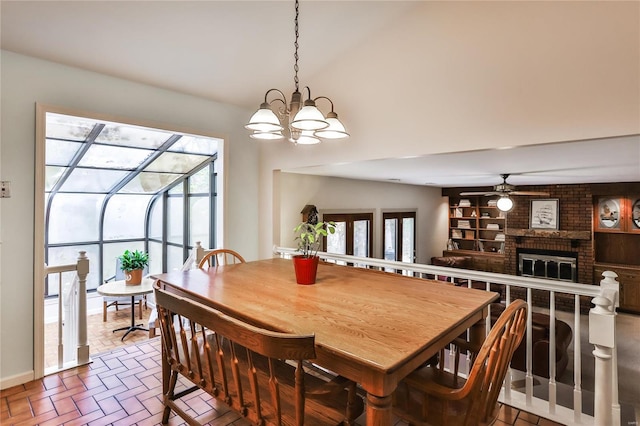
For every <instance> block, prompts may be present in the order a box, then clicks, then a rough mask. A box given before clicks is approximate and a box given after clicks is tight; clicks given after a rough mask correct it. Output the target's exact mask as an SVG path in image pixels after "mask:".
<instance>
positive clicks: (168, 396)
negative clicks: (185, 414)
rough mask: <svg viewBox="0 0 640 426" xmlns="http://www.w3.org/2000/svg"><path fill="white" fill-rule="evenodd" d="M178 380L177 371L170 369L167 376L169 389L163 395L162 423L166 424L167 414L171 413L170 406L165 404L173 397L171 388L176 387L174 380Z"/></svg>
mask: <svg viewBox="0 0 640 426" xmlns="http://www.w3.org/2000/svg"><path fill="white" fill-rule="evenodd" d="M177 381H178V372H177V371H172V372H171V377H170V378H169V390H168V391H167V393H166V394H165V395H164V397H163V402H164V411H163V412H162V424H163V425H166V424H167V422H168V421H169V414H171V407H170V406H169V405H168V404H167V401H171V400H172V399H173V390H174V388H175V387H176V382H177Z"/></svg>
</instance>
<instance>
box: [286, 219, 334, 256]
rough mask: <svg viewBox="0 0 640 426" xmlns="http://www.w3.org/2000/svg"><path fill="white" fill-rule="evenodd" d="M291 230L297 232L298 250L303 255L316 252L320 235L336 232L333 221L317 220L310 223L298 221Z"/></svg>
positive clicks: (320, 238)
mask: <svg viewBox="0 0 640 426" xmlns="http://www.w3.org/2000/svg"><path fill="white" fill-rule="evenodd" d="M293 232H294V233H296V234H297V236H296V241H297V242H298V251H299V252H301V253H302V255H303V256H304V257H313V256H315V255H316V254H317V253H318V249H319V248H320V243H321V242H322V237H326V236H327V235H328V234H334V233H335V232H336V224H335V222H318V223H317V224H315V225H312V224H310V223H308V222H300V223H299V224H298V226H296V227H295V228H294V229H293Z"/></svg>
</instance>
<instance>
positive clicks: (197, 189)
mask: <svg viewBox="0 0 640 426" xmlns="http://www.w3.org/2000/svg"><path fill="white" fill-rule="evenodd" d="M210 170H211V165H208V166H207V167H205V168H203V169H202V170H200V171H199V172H198V173H196V174H194V175H193V176H191V177H190V178H189V194H208V193H209V173H210Z"/></svg>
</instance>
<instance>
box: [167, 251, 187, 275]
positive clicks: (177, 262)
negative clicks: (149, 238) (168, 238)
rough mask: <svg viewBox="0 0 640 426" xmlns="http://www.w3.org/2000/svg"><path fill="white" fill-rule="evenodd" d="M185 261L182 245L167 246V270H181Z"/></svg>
mask: <svg viewBox="0 0 640 426" xmlns="http://www.w3.org/2000/svg"><path fill="white" fill-rule="evenodd" d="M184 261H185V259H184V256H183V252H182V247H175V246H167V272H171V271H179V270H180V268H182V265H184Z"/></svg>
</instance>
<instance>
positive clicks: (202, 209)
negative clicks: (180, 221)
mask: <svg viewBox="0 0 640 426" xmlns="http://www.w3.org/2000/svg"><path fill="white" fill-rule="evenodd" d="M189 206H190V211H189V213H190V215H191V217H190V220H189V245H190V246H191V247H193V246H195V244H196V241H200V244H201V245H202V247H204V248H211V246H210V245H209V197H197V196H191V198H190V199H189Z"/></svg>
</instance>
